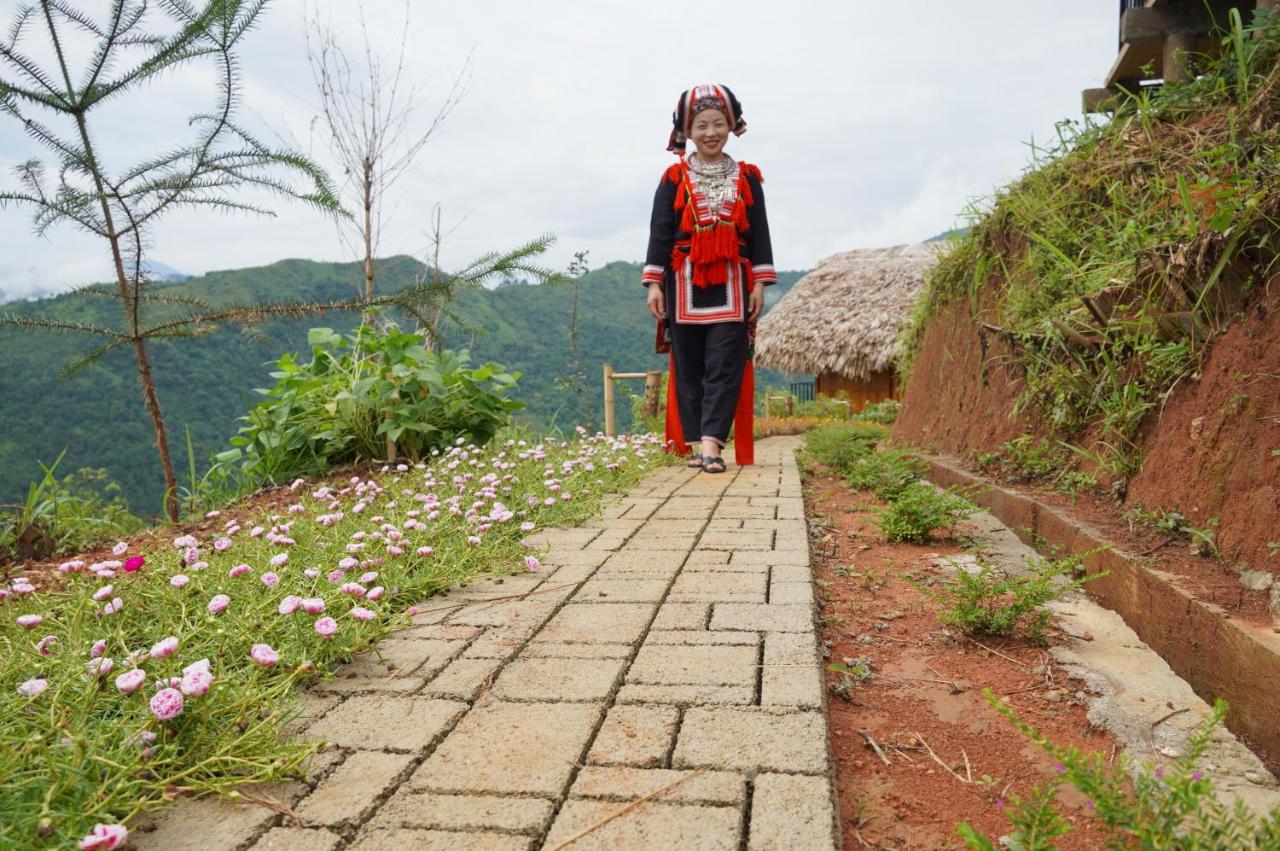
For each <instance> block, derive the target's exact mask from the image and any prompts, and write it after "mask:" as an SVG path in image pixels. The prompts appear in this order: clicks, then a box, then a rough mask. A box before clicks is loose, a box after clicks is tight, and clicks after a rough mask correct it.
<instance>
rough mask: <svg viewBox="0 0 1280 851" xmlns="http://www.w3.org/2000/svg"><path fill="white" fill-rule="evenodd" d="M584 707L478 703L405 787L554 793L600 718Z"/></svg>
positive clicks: (595, 708) (595, 710) (596, 708)
mask: <svg viewBox="0 0 1280 851" xmlns="http://www.w3.org/2000/svg"><path fill="white" fill-rule="evenodd" d="M601 712H602V708H601V707H600V706H599V705H598V704H587V703H506V702H501V701H496V700H492V699H486V700H482V701H481V702H480V703H479V704H477V705H476V707H475V708H474V709H472V710H471V712H469V713H467V715H466V717H464V718H463V719H462V721H461V722H460V723H459V724H458V726H457V727H456V728H455V729H454V731H453V733H452V734H451V735H450V736H449V737H448V738H447V739H445V740H444V741H443V742H441V743H440V745H439V746H438V747H437V748H436V749H435V751H434V752H433V753H432V754H431V756H429V757H428V758H427V760H426V762H424V763H423V764H422V766H421V767H419V769H418V770H417V772H415V773H414V775H413V776H412V777H411V778H410V780H409V784H410V788H414V789H432V790H435V791H440V792H486V793H491V794H499V795H553V796H554V795H559V794H560V793H561V792H562V791H563V789H564V787H565V786H566V785H567V784H568V782H569V777H570V775H571V773H572V771H573V763H575V762H577V761H578V760H579V759H581V756H582V752H583V751H584V750H585V749H586V745H587V741H588V739H590V737H591V734H592V732H593V731H594V730H595V727H596V723H597V722H598V721H599V720H600V715H601Z"/></svg>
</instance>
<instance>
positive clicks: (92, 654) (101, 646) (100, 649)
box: [89, 638, 107, 659]
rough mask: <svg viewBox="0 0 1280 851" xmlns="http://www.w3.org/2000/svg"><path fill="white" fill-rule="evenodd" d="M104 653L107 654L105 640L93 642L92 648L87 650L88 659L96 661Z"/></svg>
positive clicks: (100, 639)
mask: <svg viewBox="0 0 1280 851" xmlns="http://www.w3.org/2000/svg"><path fill="white" fill-rule="evenodd" d="M106 652H107V640H106V639H105V638H99V639H98V640H97V641H95V642H93V646H92V647H90V648H89V658H90V659H97V658H98V657H99V656H101V655H102V654H103V653H106Z"/></svg>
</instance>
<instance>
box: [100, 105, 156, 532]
mask: <svg viewBox="0 0 1280 851" xmlns="http://www.w3.org/2000/svg"><path fill="white" fill-rule="evenodd" d="M76 124H77V126H78V127H79V130H80V140H81V142H82V143H83V144H84V150H85V154H86V155H87V156H88V160H89V165H90V171H91V173H92V174H93V183H94V187H95V189H96V190H97V193H98V201H99V203H101V204H102V218H103V223H104V224H105V225H106V230H107V241H108V242H109V243H110V244H111V261H112V263H113V264H114V265H115V271H116V284H117V285H118V286H119V288H120V307H121V309H123V310H124V321H125V325H126V326H127V327H128V329H129V337H130V339H131V340H132V341H133V356H134V359H135V360H136V361H137V364H138V378H139V380H140V381H141V382H142V398H143V401H144V402H145V403H146V406H147V413H148V414H149V415H150V417H151V427H152V429H153V430H154V431H155V434H156V449H157V450H158V451H159V453H160V467H161V469H162V471H163V472H164V507H165V513H166V514H167V515H168V517H169V521H170V522H172V523H177V522H178V500H177V495H178V479H177V477H176V476H175V475H174V473H173V458H172V457H171V456H170V455H169V437H168V435H167V434H166V433H165V427H164V415H163V414H162V413H161V411H160V397H159V396H158V395H157V394H156V383H155V379H154V378H153V377H152V375H151V361H150V359H149V358H148V356H147V346H146V341H145V340H144V339H143V338H142V336H141V335H140V334H139V333H138V316H137V302H138V300H137V298H136V295H135V296H131V295H130V294H129V276H128V275H127V274H126V273H125V271H124V255H123V254H122V253H121V252H120V235H119V234H118V233H117V232H116V226H115V221H114V219H113V217H112V215H111V204H110V203H108V201H107V192H106V188H105V187H104V186H103V181H102V172H101V169H100V168H99V166H98V160H97V157H96V156H95V155H94V152H93V147H92V145H91V144H90V142H89V128H88V127H87V126H85V120H84V115H83V114H82V113H76ZM139 264H141V258H139ZM138 286H141V285H140V284H138Z"/></svg>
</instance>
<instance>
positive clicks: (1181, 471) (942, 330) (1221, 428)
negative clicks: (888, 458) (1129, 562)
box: [892, 281, 1280, 622]
mask: <svg viewBox="0 0 1280 851" xmlns="http://www.w3.org/2000/svg"><path fill="white" fill-rule="evenodd" d="M1270 290H1271V292H1270V294H1269V295H1265V296H1262V297H1260V298H1258V299H1256V300H1255V301H1254V303H1253V304H1252V305H1251V306H1250V307H1249V309H1248V311H1247V312H1246V314H1245V315H1244V316H1242V317H1240V318H1239V319H1237V321H1235V322H1233V323H1232V324H1231V325H1229V326H1228V327H1227V328H1226V330H1225V331H1224V332H1223V333H1221V334H1219V335H1218V336H1217V337H1216V338H1214V339H1213V340H1212V341H1211V342H1210V344H1209V351H1208V353H1207V354H1206V356H1205V360H1204V362H1203V365H1202V369H1201V373H1200V375H1199V377H1198V378H1192V379H1187V380H1184V381H1182V382H1180V383H1179V384H1178V385H1177V386H1176V387H1175V388H1174V391H1173V393H1172V394H1171V396H1170V398H1169V400H1168V402H1167V403H1166V404H1165V405H1164V407H1163V410H1157V411H1153V412H1152V413H1151V414H1149V415H1148V417H1147V420H1146V421H1145V422H1144V423H1143V432H1142V438H1141V440H1142V446H1141V449H1142V454H1143V458H1144V460H1143V465H1142V470H1141V472H1140V473H1138V474H1137V475H1136V476H1135V477H1134V479H1133V480H1132V481H1131V482H1129V486H1128V491H1127V494H1126V496H1125V500H1124V502H1123V503H1117V502H1115V501H1114V500H1112V499H1110V498H1109V497H1099V498H1093V499H1084V500H1082V503H1083V506H1084V507H1083V508H1082V509H1081V510H1082V511H1083V513H1084V516H1085V517H1086V518H1087V519H1089V520H1091V521H1092V522H1094V523H1095V525H1098V526H1100V527H1103V528H1104V530H1106V531H1109V532H1116V533H1117V534H1118V535H1119V536H1120V537H1121V538H1122V539H1123V538H1125V537H1132V536H1131V535H1130V533H1129V529H1128V525H1129V524H1128V523H1126V522H1125V521H1124V520H1123V519H1122V517H1121V514H1122V513H1123V512H1124V511H1125V510H1126V509H1128V508H1131V507H1134V506H1142V507H1144V508H1147V509H1157V508H1159V509H1164V510H1169V511H1174V510H1176V511H1179V512H1181V513H1182V514H1183V516H1185V517H1186V518H1187V522H1188V523H1189V524H1190V525H1192V526H1195V527H1196V528H1200V529H1208V528H1213V527H1212V523H1211V521H1212V519H1213V518H1217V520H1218V522H1219V524H1220V525H1218V526H1217V530H1216V542H1217V544H1218V547H1219V548H1220V550H1221V552H1222V555H1223V562H1224V563H1225V564H1226V565H1238V564H1240V563H1242V562H1243V563H1246V564H1247V565H1248V566H1249V567H1251V568H1253V569H1255V570H1266V571H1270V572H1272V573H1280V554H1278V551H1277V548H1275V547H1271V546H1270V544H1271V543H1272V542H1280V454H1277V453H1278V452H1280V324H1278V323H1277V322H1276V313H1277V311H1280V281H1275V282H1273V284H1272V286H1271V287H1270ZM984 347H985V348H984ZM1008 353H1009V351H1008V348H1007V344H1006V343H1004V342H1001V341H1000V340H998V339H995V338H992V337H988V338H987V340H986V342H985V343H984V342H983V340H982V339H980V337H979V334H978V332H977V325H976V324H975V322H974V318H973V315H972V314H971V313H970V311H969V307H968V303H967V302H965V301H963V300H961V301H958V302H956V303H955V304H952V305H949V306H948V307H946V308H945V309H943V310H941V311H939V313H938V315H937V316H936V317H935V318H934V319H933V320H932V321H931V322H930V324H929V327H928V329H927V330H926V332H925V335H924V341H923V345H922V348H921V350H920V353H919V354H918V355H917V358H916V362H915V366H914V367H913V370H912V374H911V377H910V380H909V381H908V383H907V387H906V390H905V392H904V395H903V400H902V401H903V408H902V412H901V414H900V415H899V417H898V421H897V423H896V424H895V425H894V429H893V434H892V442H894V443H895V444H899V445H907V446H914V447H919V448H923V449H925V450H927V451H931V452H938V453H942V454H945V455H950V456H953V457H956V458H961V459H965V460H966V462H968V463H970V464H971V465H972V460H973V458H974V457H975V456H977V455H979V454H981V453H985V452H993V451H998V450H999V449H1000V447H1001V445H1002V444H1003V443H1004V442H1006V441H1008V440H1010V439H1012V438H1014V437H1017V436H1018V435H1021V434H1024V433H1027V432H1028V431H1032V432H1034V431H1035V424H1034V423H1033V422H1029V421H1027V420H1026V419H1024V418H1019V417H1014V416H1013V415H1012V413H1011V412H1012V406H1013V400H1014V398H1015V397H1016V395H1017V392H1018V389H1019V383H1018V379H1017V377H1016V374H1015V371H1014V370H1013V369H1011V368H1009V367H1007V366H1005V365H1004V363H1003V362H1004V361H1005V358H1006V356H1007V355H1008ZM1158 542H1159V539H1156V540H1154V541H1151V545H1154V544H1155V543H1158ZM1141 549H1144V547H1139V550H1141ZM1171 552H1172V550H1170V549H1169V548H1167V547H1166V548H1164V549H1162V550H1161V551H1159V557H1160V560H1161V567H1162V568H1163V567H1165V566H1166V565H1165V564H1164V561H1165V559H1166V557H1167V556H1168V555H1169V554H1170V553H1171ZM1224 563H1220V562H1215V561H1212V560H1208V559H1187V560H1179V559H1172V560H1171V564H1170V566H1169V567H1170V569H1171V570H1173V572H1176V573H1178V574H1180V575H1182V576H1184V577H1194V578H1195V581H1194V582H1193V583H1192V585H1194V586H1197V587H1202V588H1203V589H1204V592H1205V595H1206V599H1211V600H1213V601H1214V602H1217V603H1219V604H1221V605H1224V606H1228V607H1229V608H1231V607H1234V608H1237V609H1241V610H1242V611H1244V612H1252V614H1250V615H1245V616H1247V617H1250V619H1253V618H1255V617H1258V618H1262V622H1266V618H1265V614H1264V613H1265V610H1266V602H1265V600H1264V599H1263V598H1262V597H1261V595H1253V594H1247V593H1243V592H1242V591H1241V589H1240V587H1239V585H1238V583H1237V582H1236V580H1235V579H1234V576H1233V575H1232V573H1231V571H1229V570H1228V569H1227V568H1226V567H1224ZM1242 593H1243V596H1242ZM1250 597H1255V598H1256V599H1252V600H1250V599H1248V598H1250Z"/></svg>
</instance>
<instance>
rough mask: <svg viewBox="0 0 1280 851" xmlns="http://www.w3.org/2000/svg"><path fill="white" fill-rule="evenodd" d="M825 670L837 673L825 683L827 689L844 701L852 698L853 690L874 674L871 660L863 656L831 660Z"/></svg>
mask: <svg viewBox="0 0 1280 851" xmlns="http://www.w3.org/2000/svg"><path fill="white" fill-rule="evenodd" d="M827 670H828V671H834V672H835V673H837V674H839V676H838V677H837V678H836V679H835V680H834V681H832V682H830V683H828V684H827V691H829V692H831V693H832V694H834V695H835V696H836V697H838V698H840V699H841V700H846V701H848V700H853V694H854V690H855V689H856V688H857V687H858V686H860V685H862V684H863V683H865V682H866V681H867V680H869V679H871V678H872V676H874V674H872V673H871V660H870V659H869V658H867V657H865V656H862V657H859V658H857V659H845V660H844V661H843V662H831V663H830V664H828V665H827Z"/></svg>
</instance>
